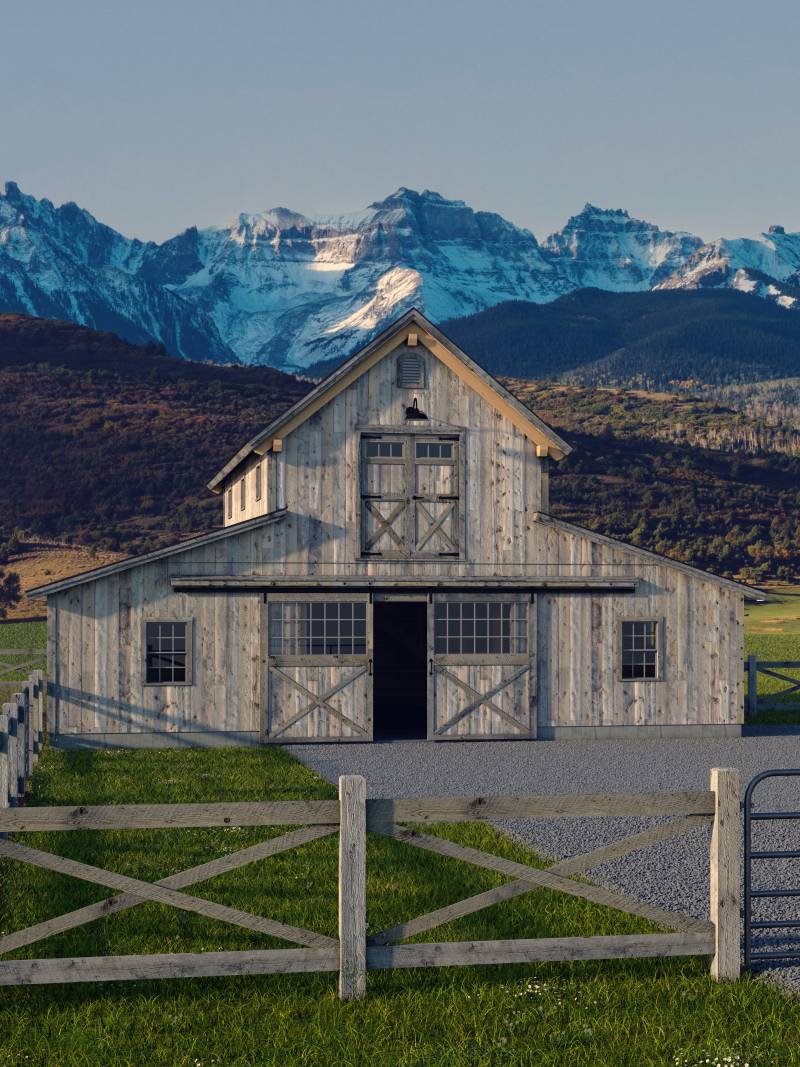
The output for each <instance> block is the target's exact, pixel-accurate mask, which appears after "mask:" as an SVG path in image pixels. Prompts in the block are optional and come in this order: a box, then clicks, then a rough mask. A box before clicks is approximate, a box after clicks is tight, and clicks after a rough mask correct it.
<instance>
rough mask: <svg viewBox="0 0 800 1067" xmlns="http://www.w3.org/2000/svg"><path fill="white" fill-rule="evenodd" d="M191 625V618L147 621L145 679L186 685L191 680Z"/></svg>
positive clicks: (148, 681) (156, 683) (157, 682)
mask: <svg viewBox="0 0 800 1067" xmlns="http://www.w3.org/2000/svg"><path fill="white" fill-rule="evenodd" d="M190 633H191V626H190V624H189V623H188V622H146V623H145V635H144V637H145V681H146V682H147V683H149V684H154V685H182V684H185V683H186V682H190V681H191V677H190V675H191V648H190V647H189V643H190V636H189V635H190Z"/></svg>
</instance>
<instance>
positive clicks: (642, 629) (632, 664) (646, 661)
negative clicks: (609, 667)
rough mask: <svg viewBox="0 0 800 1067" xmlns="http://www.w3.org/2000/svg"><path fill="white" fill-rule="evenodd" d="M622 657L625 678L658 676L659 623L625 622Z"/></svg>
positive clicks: (622, 669) (623, 624)
mask: <svg viewBox="0 0 800 1067" xmlns="http://www.w3.org/2000/svg"><path fill="white" fill-rule="evenodd" d="M620 659H621V674H622V677H623V678H626V679H636V678H658V669H659V663H658V623H657V622H654V621H652V620H648V621H644V622H633V621H631V622H623V623H622V635H621V657H620Z"/></svg>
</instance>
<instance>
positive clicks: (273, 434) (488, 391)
mask: <svg viewBox="0 0 800 1067" xmlns="http://www.w3.org/2000/svg"><path fill="white" fill-rule="evenodd" d="M410 333H416V334H417V335H418V341H419V343H421V344H423V345H424V346H425V347H426V348H428V349H429V350H430V351H431V352H433V354H434V356H437V357H438V358H439V359H440V360H441V361H442V362H443V363H444V364H445V366H447V367H449V368H450V369H451V370H453V371H454V372H455V373H456V374H459V375H460V377H462V378H465V379H466V380H467V382H468V384H469V385H471V386H472V388H473V389H475V391H476V392H478V393H480V394H481V395H482V396H483V397H484V399H486V400H488V401H489V402H490V403H492V404H494V406H495V407H499V408H500V409H501V410H502V411H503V413H504V414H505V415H507V416H508V417H509V418H510V419H511V421H512V422H513V423H514V425H515V426H516V427H517V429H519V430H520V431H521V432H522V433H524V434H525V436H526V437H528V438H529V439H530V440H531V441H533V443H534V444H535V445H536V449H537V454H538V455H539V456H542V457H544V456H549V457H550V458H552V459H556V460H560V459H563V458H564V457H565V456H567V455H569V453H570V452H571V451H572V449H571V447H570V446H569V445H568V444H567V442H566V441H564V440H563V439H562V438H561V437H559V436H558V434H557V433H555V431H554V430H552V429H551V428H550V427H549V426H547V425H546V423H544V422H542V420H541V419H539V418H537V416H536V415H534V414H533V412H532V411H530V410H529V409H528V408H527V407H525V405H524V404H523V403H522V402H521V401H519V400H517V398H516V397H515V396H513V395H512V394H511V393H510V392H509V391H508V390H507V389H506V388H505V387H504V386H502V385H501V384H500V382H498V381H497V380H496V379H495V378H493V377H492V375H490V374H489V373H488V372H487V371H485V370H483V368H482V367H480V366H478V364H477V363H475V362H474V361H473V360H472V359H470V357H469V356H468V355H467V354H466V353H465V352H462V351H461V349H460V348H459V347H458V346H457V345H456V344H454V342H453V341H451V340H450V338H449V337H447V336H446V335H445V334H443V333H442V331H441V330H439V329H438V327H436V326H434V324H433V323H432V322H430V321H429V320H428V319H426V318H425V316H424V315H423V314H422V313H421V312H420V311H417V309H416V308H412V309H411V311H408V312H406V314H405V315H403V316H402V317H401V318H400V319H398V321H397V322H395V323H392V325H391V326H389V327H387V329H386V330H384V331H383V332H382V333H380V334H379V335H378V336H377V337H376V338H374V339H373V340H372V341H370V342H369V344H367V345H365V346H364V347H363V348H361V349H359V351H358V352H356V353H355V354H354V355H353V356H351V357H350V358H349V359H347V360H345V362H344V363H342V364H341V365H340V366H339V367H336V368H335V369H334V370H333V371H332V372H331V373H330V374H329V375H328V377H327V378H325V379H323V381H322V382H320V384H319V385H318V386H317V387H316V388H315V389H312V390H311V392H310V393H307V394H306V396H304V397H302V398H301V399H300V400H299V401H298V402H297V403H296V404H294V405H293V406H292V407H291V408H289V410H288V411H285V412H284V413H283V414H282V415H281V416H279V418H277V419H275V420H274V421H273V422H271V423H270V424H269V426H267V427H266V429H264V430H262V431H261V432H260V433H259V434H257V435H256V436H255V437H253V438H252V439H251V440H250V441H248V443H247V444H246V445H245V446H244V447H243V448H240V449H239V451H238V452H237V453H236V455H235V456H233V457H232V459H230V460H229V461H228V463H226V464H225V466H224V467H223V468H222V469H221V470H220V471H218V472H217V474H215V475H214V477H213V478H212V479H211V481H210V482H209V483H208V488H209V489H210V490H211V491H212V492H213V493H220V492H222V489H223V485H224V482H225V480H226V479H227V478H228V477H229V475H230V474H232V473H233V471H235V470H236V468H237V467H238V466H239V465H240V464H241V463H243V462H244V461H245V460H246V459H247V458H248V457H249V456H251V455H253V454H254V453H255V454H256V455H262V456H263V455H265V454H266V453H267V452H269V451H271V450H272V448H273V446H274V442H276V441H281V442H282V440H283V438H284V437H286V436H287V435H288V434H290V433H291V432H292V431H293V430H294V429H296V427H298V426H300V425H302V423H303V422H305V421H306V419H308V418H310V417H311V416H312V415H313V414H314V413H315V412H317V411H319V409H320V408H321V407H324V405H325V404H327V403H328V402H329V401H330V400H331V399H332V398H333V397H334V396H336V394H337V393H339V392H341V391H342V390H343V389H346V388H347V386H348V385H350V384H351V383H352V382H354V381H355V380H356V379H357V378H359V377H360V376H361V375H362V374H365V373H366V372H367V371H368V370H369V369H370V368H371V367H373V366H375V364H376V363H378V362H380V360H381V359H383V358H384V356H386V355H388V354H389V352H391V351H393V349H395V348H396V347H397V346H398V345H400V344H402V343H403V341H404V340H405V339H406V338H407V337H408V335H409V334H410Z"/></svg>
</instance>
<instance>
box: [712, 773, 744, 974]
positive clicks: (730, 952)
mask: <svg viewBox="0 0 800 1067" xmlns="http://www.w3.org/2000/svg"><path fill="white" fill-rule="evenodd" d="M711 791H712V792H713V793H714V796H715V804H714V826H713V829H712V832H711V921H712V922H713V923H714V957H713V959H712V961H711V976H712V977H713V978H716V979H717V981H719V980H721V979H724V978H730V979H736V978H738V977H739V974H740V970H741V948H740V940H739V938H740V934H739V931H740V916H739V907H740V894H741V876H742V872H741V813H740V801H739V797H740V793H741V775H740V774H739V771H738V770H736V769H735V768H732V767H713V768H712V770H711Z"/></svg>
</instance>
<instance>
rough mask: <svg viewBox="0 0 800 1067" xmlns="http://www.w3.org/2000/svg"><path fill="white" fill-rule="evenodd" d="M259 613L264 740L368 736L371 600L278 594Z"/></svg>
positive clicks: (369, 716) (370, 722)
mask: <svg viewBox="0 0 800 1067" xmlns="http://www.w3.org/2000/svg"><path fill="white" fill-rule="evenodd" d="M265 610H266V614H267V618H266V620H265V624H264V625H262V633H263V634H264V636H265V641H266V661H267V690H268V692H267V708H266V717H265V718H266V729H265V739H266V740H269V741H282V742H283V741H371V740H372V670H371V668H372V605H371V604H370V602H369V598H368V597H366V596H355V595H345V596H337V595H332V596H331V595H317V596H313V595H306V596H296V597H292V596H287V595H284V594H276V595H275V596H271V597H269V598H268V599H267V603H266V605H265Z"/></svg>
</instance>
